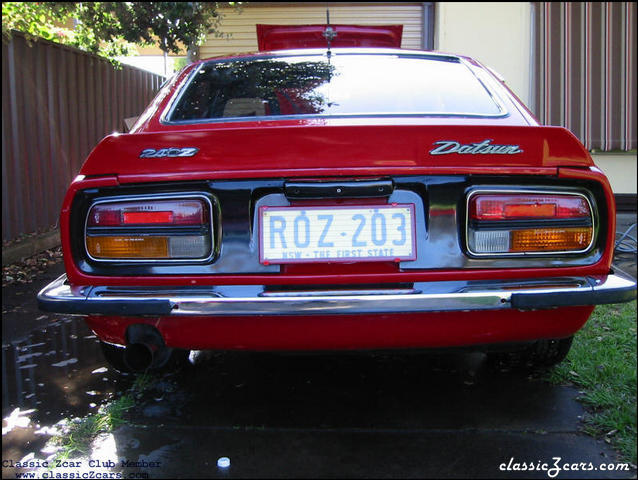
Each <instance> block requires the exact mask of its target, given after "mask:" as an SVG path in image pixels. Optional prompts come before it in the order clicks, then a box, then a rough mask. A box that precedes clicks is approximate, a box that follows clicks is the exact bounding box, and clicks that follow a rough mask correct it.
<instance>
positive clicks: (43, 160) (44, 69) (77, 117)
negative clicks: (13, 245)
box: [2, 32, 164, 241]
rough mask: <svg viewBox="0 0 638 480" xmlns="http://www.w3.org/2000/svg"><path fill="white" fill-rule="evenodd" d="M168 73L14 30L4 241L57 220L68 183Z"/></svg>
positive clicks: (5, 61)
mask: <svg viewBox="0 0 638 480" xmlns="http://www.w3.org/2000/svg"><path fill="white" fill-rule="evenodd" d="M163 80H164V78H163V77H162V76H160V75H155V74H153V73H150V72H146V71H143V70H139V69H137V68H133V67H129V66H126V65H122V68H121V69H120V70H118V69H115V68H114V67H113V66H112V65H111V64H110V63H109V62H108V61H106V60H104V59H102V58H100V57H97V56H95V55H91V54H88V53H86V52H82V51H80V50H77V49H75V48H71V47H67V46H64V45H59V44H57V43H53V42H49V41H46V40H38V41H37V42H31V45H30V46H29V44H28V43H27V41H26V39H25V37H24V35H22V34H21V33H19V32H13V38H12V40H11V41H10V42H9V43H4V42H3V44H2V239H3V241H8V240H13V239H15V238H17V237H19V236H20V235H22V234H28V233H33V232H41V231H46V230H48V229H50V228H52V227H53V226H55V225H57V223H58V216H59V213H60V208H61V206H62V200H63V198H64V194H65V192H66V188H67V186H68V185H69V183H70V182H71V180H73V178H74V176H75V175H77V172H78V171H79V170H80V167H81V166H82V163H83V162H84V160H85V158H86V156H87V155H88V154H89V152H90V151H91V150H92V149H93V147H95V145H96V144H97V142H98V141H99V140H100V139H102V138H103V137H104V136H106V135H108V134H110V133H112V132H115V131H120V132H121V131H123V128H124V122H123V119H124V118H127V117H134V116H137V115H139V114H140V113H142V110H143V109H144V108H145V107H146V105H148V104H149V103H150V102H151V100H152V99H153V97H154V96H155V94H156V93H157V91H158V90H159V86H160V85H161V84H162V82H163Z"/></svg>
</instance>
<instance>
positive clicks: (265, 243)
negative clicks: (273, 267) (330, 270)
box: [259, 204, 416, 264]
mask: <svg viewBox="0 0 638 480" xmlns="http://www.w3.org/2000/svg"><path fill="white" fill-rule="evenodd" d="M414 232H415V220H414V205H412V204H388V205H374V206H369V205H362V206H330V207H328V206H321V207H317V206H309V207H297V206H295V207H267V206H265V207H260V208H259V242H260V243H259V259H260V262H261V263H263V264H269V263H301V262H352V261H367V262H370V261H396V262H398V261H403V260H414V259H415V258H416V242H415V237H414Z"/></svg>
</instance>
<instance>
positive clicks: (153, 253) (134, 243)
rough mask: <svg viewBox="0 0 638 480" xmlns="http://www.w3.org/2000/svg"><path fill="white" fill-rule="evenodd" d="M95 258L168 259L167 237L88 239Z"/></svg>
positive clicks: (89, 250) (87, 245) (88, 247)
mask: <svg viewBox="0 0 638 480" xmlns="http://www.w3.org/2000/svg"><path fill="white" fill-rule="evenodd" d="M86 248H87V251H88V252H89V255H91V256H92V257H93V258H168V238H167V237H141V236H140V237H133V236H130V237H124V236H119V237H106V236H96V237H86Z"/></svg>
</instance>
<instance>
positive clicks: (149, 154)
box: [140, 147, 199, 158]
mask: <svg viewBox="0 0 638 480" xmlns="http://www.w3.org/2000/svg"><path fill="white" fill-rule="evenodd" d="M197 152H199V148H195V147H185V148H177V147H169V148H160V149H159V150H155V149H154V148H145V149H144V150H142V153H140V158H165V157H192V156H193V155H195V154H196V153H197Z"/></svg>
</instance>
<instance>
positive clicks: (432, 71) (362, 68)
mask: <svg viewBox="0 0 638 480" xmlns="http://www.w3.org/2000/svg"><path fill="white" fill-rule="evenodd" d="M504 114H505V111H504V109H503V107H502V106H501V104H500V102H499V101H498V100H497V98H496V96H495V95H494V93H493V92H492V91H491V90H489V89H488V88H487V87H486V85H485V84H484V82H483V81H482V80H481V79H480V78H479V77H478V76H477V75H475V74H474V72H473V71H472V70H471V69H470V68H469V67H468V66H467V65H466V64H465V63H464V62H463V61H462V60H460V59H458V58H456V57H436V56H432V55H430V56H415V55H386V54H384V55H378V54H365V55H362V54H339V55H335V54H333V55H332V56H331V57H330V58H328V56H327V55H304V56H277V57H267V58H263V57H259V58H248V59H240V60H233V61H211V62H208V63H204V64H202V65H201V66H200V67H199V68H198V69H197V70H196V71H195V72H193V73H192V75H191V78H190V79H189V82H188V83H187V85H186V87H185V88H184V89H183V92H182V93H181V94H180V95H179V97H178V101H177V102H176V104H175V105H174V107H173V108H172V110H171V112H170V113H169V115H168V121H170V122H189V123H192V122H198V121H202V120H205V121H214V120H223V121H227V120H229V119H245V118H247V117H291V116H293V117H298V116H351V115H354V116H356V115H360V116H370V115H461V116H500V115H504Z"/></svg>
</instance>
